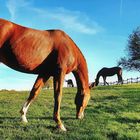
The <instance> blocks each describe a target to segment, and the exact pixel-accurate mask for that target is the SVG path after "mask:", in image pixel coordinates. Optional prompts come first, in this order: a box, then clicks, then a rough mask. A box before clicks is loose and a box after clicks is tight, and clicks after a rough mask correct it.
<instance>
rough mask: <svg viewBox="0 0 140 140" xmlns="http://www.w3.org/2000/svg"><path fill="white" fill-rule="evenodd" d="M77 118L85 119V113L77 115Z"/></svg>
mask: <svg viewBox="0 0 140 140" xmlns="http://www.w3.org/2000/svg"><path fill="white" fill-rule="evenodd" d="M76 118H77V119H80V120H81V119H83V118H84V113H81V114H80V115H77V116H76Z"/></svg>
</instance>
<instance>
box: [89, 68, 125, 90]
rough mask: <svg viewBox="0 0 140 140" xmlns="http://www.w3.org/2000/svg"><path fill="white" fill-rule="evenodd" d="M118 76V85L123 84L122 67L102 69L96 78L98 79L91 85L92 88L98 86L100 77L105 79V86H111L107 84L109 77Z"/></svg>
mask: <svg viewBox="0 0 140 140" xmlns="http://www.w3.org/2000/svg"><path fill="white" fill-rule="evenodd" d="M115 74H117V77H118V83H121V84H122V83H123V79H122V68H120V67H112V68H106V67H104V68H102V69H101V70H100V71H99V72H98V73H97V76H96V79H95V82H94V83H92V84H91V85H90V88H91V87H94V86H97V85H98V84H99V78H100V76H102V77H103V81H104V85H106V84H107V85H109V84H108V83H107V82H106V77H107V76H113V75H115Z"/></svg>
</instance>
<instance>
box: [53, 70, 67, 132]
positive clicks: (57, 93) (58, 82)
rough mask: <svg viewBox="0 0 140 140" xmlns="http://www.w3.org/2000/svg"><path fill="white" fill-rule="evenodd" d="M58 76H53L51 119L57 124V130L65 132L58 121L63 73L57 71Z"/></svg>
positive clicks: (59, 120)
mask: <svg viewBox="0 0 140 140" xmlns="http://www.w3.org/2000/svg"><path fill="white" fill-rule="evenodd" d="M58 73H59V74H58V75H55V76H54V113H53V119H54V121H55V122H56V123H57V128H58V129H61V130H63V131H66V128H65V127H64V125H63V123H62V121H61V119H60V104H61V99H62V86H63V82H64V76H65V73H64V72H63V71H62V70H59V72H58Z"/></svg>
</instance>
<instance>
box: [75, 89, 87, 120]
mask: <svg viewBox="0 0 140 140" xmlns="http://www.w3.org/2000/svg"><path fill="white" fill-rule="evenodd" d="M89 99H90V90H89V89H88V92H86V94H80V95H79V94H77V95H76V98H75V104H76V111H77V112H76V118H77V119H82V118H83V117H84V110H85V108H86V106H87V104H88V101H89Z"/></svg>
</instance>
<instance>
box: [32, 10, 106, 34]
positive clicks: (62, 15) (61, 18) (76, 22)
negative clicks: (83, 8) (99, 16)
mask: <svg viewBox="0 0 140 140" xmlns="http://www.w3.org/2000/svg"><path fill="white" fill-rule="evenodd" d="M32 10H33V11H35V12H36V13H37V14H38V15H40V16H41V17H43V18H45V19H50V20H53V21H55V22H56V21H57V22H58V23H60V24H61V25H62V27H63V28H66V29H70V30H72V31H75V32H79V33H84V34H96V33H98V32H100V31H103V30H104V29H103V28H102V27H101V26H100V25H99V24H98V23H97V22H95V21H93V20H91V19H90V18H89V17H88V16H87V15H86V14H84V13H81V12H79V11H70V10H67V9H64V8H56V9H53V10H52V9H51V10H40V9H37V8H33V9H32Z"/></svg>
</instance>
